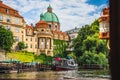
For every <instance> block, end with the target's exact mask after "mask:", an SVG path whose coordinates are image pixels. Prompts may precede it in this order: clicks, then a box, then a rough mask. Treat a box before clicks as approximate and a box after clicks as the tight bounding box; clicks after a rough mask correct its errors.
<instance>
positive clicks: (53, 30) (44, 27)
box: [0, 1, 69, 56]
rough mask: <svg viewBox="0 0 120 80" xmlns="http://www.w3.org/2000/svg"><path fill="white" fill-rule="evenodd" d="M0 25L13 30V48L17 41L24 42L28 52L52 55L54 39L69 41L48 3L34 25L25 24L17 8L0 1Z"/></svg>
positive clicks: (14, 48) (16, 47) (15, 47)
mask: <svg viewBox="0 0 120 80" xmlns="http://www.w3.org/2000/svg"><path fill="white" fill-rule="evenodd" d="M0 25H3V26H5V28H6V29H7V30H10V31H12V32H13V36H14V39H15V43H14V44H13V47H12V49H13V50H17V49H18V43H19V42H24V43H25V44H26V46H27V48H26V49H25V50H27V51H28V52H35V53H36V54H37V55H40V54H46V55H50V56H53V49H54V44H53V42H54V39H56V40H64V41H69V36H68V35H67V34H66V33H65V32H62V31H61V30H60V22H59V18H58V17H57V15H56V14H55V13H53V11H52V7H51V6H50V5H49V6H48V8H47V12H45V13H44V14H43V13H41V14H40V20H39V21H38V22H36V24H35V25H32V24H31V25H27V24H26V23H25V20H24V18H23V17H22V16H21V15H20V14H19V12H18V11H17V10H15V9H13V8H11V7H9V6H7V5H5V4H3V2H2V1H1V2H0Z"/></svg>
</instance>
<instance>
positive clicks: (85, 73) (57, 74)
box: [0, 70, 110, 80]
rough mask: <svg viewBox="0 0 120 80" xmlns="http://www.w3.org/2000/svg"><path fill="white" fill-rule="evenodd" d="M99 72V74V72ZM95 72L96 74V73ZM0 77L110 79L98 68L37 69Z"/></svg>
mask: <svg viewBox="0 0 120 80" xmlns="http://www.w3.org/2000/svg"><path fill="white" fill-rule="evenodd" d="M99 72H100V74H99ZM96 73H97V74H96ZM0 79H19V80H25V79H30V80H110V76H109V75H108V74H106V73H105V74H104V73H101V71H99V70H97V71H96V70H79V71H74V70H73V71H39V72H21V73H10V74H3V73H0Z"/></svg>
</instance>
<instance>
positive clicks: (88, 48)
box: [73, 20, 108, 65]
mask: <svg viewBox="0 0 120 80" xmlns="http://www.w3.org/2000/svg"><path fill="white" fill-rule="evenodd" d="M73 46H74V52H75V53H76V56H77V60H78V63H79V64H102V65H105V64H106V65H107V64H108V62H107V54H106V53H107V48H106V41H105V40H101V39H99V22H98V20H95V21H94V22H93V23H92V24H91V25H90V26H89V25H85V26H84V27H82V28H81V29H80V30H79V32H78V36H77V38H76V39H74V40H73Z"/></svg>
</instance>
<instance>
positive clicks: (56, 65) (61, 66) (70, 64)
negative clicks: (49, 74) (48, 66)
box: [52, 58, 78, 71]
mask: <svg viewBox="0 0 120 80" xmlns="http://www.w3.org/2000/svg"><path fill="white" fill-rule="evenodd" d="M76 69H78V64H77V63H76V62H75V60H74V59H66V58H54V59H53V61H52V70H56V71H62V70H76Z"/></svg>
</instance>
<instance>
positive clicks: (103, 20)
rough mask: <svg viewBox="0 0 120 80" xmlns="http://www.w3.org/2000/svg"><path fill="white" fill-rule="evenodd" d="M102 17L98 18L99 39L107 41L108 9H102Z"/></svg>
mask: <svg viewBox="0 0 120 80" xmlns="http://www.w3.org/2000/svg"><path fill="white" fill-rule="evenodd" d="M102 13H103V14H102V16H101V17H100V18H99V22H100V28H99V29H100V34H99V38H101V39H109V38H110V35H109V20H110V19H109V8H104V9H103V11H102Z"/></svg>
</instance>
